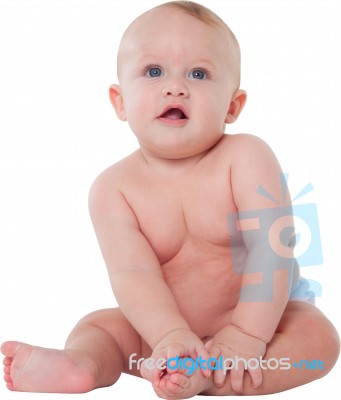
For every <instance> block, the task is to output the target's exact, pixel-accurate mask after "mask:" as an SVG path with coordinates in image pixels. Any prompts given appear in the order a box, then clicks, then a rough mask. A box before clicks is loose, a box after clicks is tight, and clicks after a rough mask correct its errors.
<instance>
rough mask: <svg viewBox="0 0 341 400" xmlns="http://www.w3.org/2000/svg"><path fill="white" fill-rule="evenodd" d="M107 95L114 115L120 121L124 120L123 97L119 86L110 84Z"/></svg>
mask: <svg viewBox="0 0 341 400" xmlns="http://www.w3.org/2000/svg"><path fill="white" fill-rule="evenodd" d="M109 97H110V101H111V104H112V105H113V107H114V109H115V111H116V115H117V116H118V118H119V119H120V120H121V121H126V120H127V116H126V113H125V109H124V103H123V97H122V94H121V88H120V86H119V85H111V86H110V88H109Z"/></svg>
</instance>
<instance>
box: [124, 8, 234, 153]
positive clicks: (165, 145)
mask: <svg viewBox="0 0 341 400" xmlns="http://www.w3.org/2000/svg"><path fill="white" fill-rule="evenodd" d="M227 42H228V37H227V34H226V32H224V30H223V29H222V28H220V27H213V26H210V25H207V24H205V23H203V22H201V21H199V20H197V19H196V18H194V17H193V16H190V15H187V14H185V13H183V12H181V11H179V10H174V9H172V8H169V9H162V10H152V12H150V13H148V14H146V15H144V16H142V17H141V18H140V19H138V20H137V21H136V22H135V23H134V24H133V25H132V26H131V28H130V29H129V31H128V33H127V34H126V36H125V37H124V39H123V41H122V44H121V48H120V53H119V62H118V74H119V80H120V93H121V96H122V98H121V100H123V103H122V104H121V110H120V111H121V112H120V114H119V115H120V118H121V119H127V120H128V122H129V124H130V126H131V128H132V130H133V132H134V133H135V135H136V136H137V138H138V141H139V143H140V146H141V148H142V149H143V150H145V151H147V152H149V153H150V154H151V155H155V156H158V157H160V156H161V157H165V158H183V157H189V156H193V155H196V154H200V153H202V152H203V151H206V150H208V149H209V148H210V147H212V146H213V145H214V144H215V143H216V142H217V141H218V140H219V139H220V138H221V137H222V135H223V133H224V129H225V123H226V121H227V120H226V116H227V114H228V110H229V107H230V103H231V101H232V99H233V96H234V94H235V91H236V89H237V87H236V85H237V83H236V77H235V73H234V72H233V68H232V66H231V62H230V59H231V55H230V57H229V48H230V46H229V44H228V43H227Z"/></svg>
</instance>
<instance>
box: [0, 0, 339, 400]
mask: <svg viewBox="0 0 341 400" xmlns="http://www.w3.org/2000/svg"><path fill="white" fill-rule="evenodd" d="M165 7H168V6H165ZM212 18H213V21H212ZM165 27H167V29H165ZM151 38H152V40H151ZM227 44H228V45H227ZM237 53H238V46H237V43H236V41H235V39H233V37H232V36H231V34H230V32H229V31H228V29H227V27H226V26H224V24H223V23H222V22H221V21H220V22H219V21H217V19H216V18H215V17H212V15H211V19H210V22H207V20H206V21H203V20H202V19H200V18H195V17H193V15H190V14H189V13H186V12H184V11H183V10H179V9H178V8H176V7H174V6H173V7H168V9H167V12H164V10H163V9H162V8H156V9H153V10H151V11H150V12H148V13H147V14H144V15H143V16H141V17H140V18H138V19H137V21H135V23H133V24H132V25H131V26H130V28H129V29H128V31H127V33H126V34H125V36H124V40H123V41H122V42H121V46H120V54H119V55H120V57H119V80H120V86H119V85H112V86H111V88H110V100H111V103H112V105H113V107H114V109H115V111H116V114H117V116H118V117H119V118H120V119H121V120H123V121H129V123H130V126H131V128H132V130H133V132H134V134H135V136H136V137H137V139H138V141H139V144H140V148H139V150H137V151H136V152H135V153H133V154H131V155H130V156H128V157H127V158H125V159H124V160H122V161H120V162H118V163H117V164H115V165H114V166H112V167H110V168H109V169H108V170H106V171H105V172H104V173H102V174H101V175H100V176H99V178H98V179H97V180H96V181H95V183H94V185H93V187H92V189H91V193H90V201H89V204H90V214H91V218H92V221H93V224H94V228H95V231H96V234H97V238H98V241H99V244H100V247H101V250H102V253H103V257H104V260H105V262H106V265H107V268H108V272H109V278H110V282H111V285H112V288H113V292H114V294H115V297H116V300H117V302H118V304H119V306H120V307H119V308H117V309H114V310H101V311H97V312H95V313H93V314H90V315H89V316H87V317H85V318H84V319H83V320H81V321H80V322H79V323H78V325H77V326H76V327H75V328H74V330H73V331H72V332H71V334H70V336H69V338H68V340H67V342H66V345H65V349H64V350H61V351H58V350H51V349H43V348H39V347H32V346H30V345H26V344H23V343H18V342H6V343H4V344H3V345H2V347H1V351H2V352H3V354H4V355H5V359H4V363H5V381H6V382H7V386H8V388H9V389H11V390H19V391H33V392H63V393H83V392H86V391H89V390H92V389H94V388H98V387H103V386H109V385H112V384H114V383H115V382H116V381H117V379H118V378H119V376H120V374H121V373H122V372H125V373H128V374H132V375H135V376H142V377H144V378H145V379H148V380H149V381H150V382H151V383H152V385H153V389H154V390H155V392H156V394H157V395H158V396H159V397H161V398H168V399H180V398H189V397H192V396H194V395H196V394H200V393H201V394H205V395H230V394H236V393H237V394H266V393H275V392H279V391H282V390H286V389H289V388H292V387H295V386H298V385H302V384H305V383H307V382H310V381H312V380H314V379H317V378H320V377H322V376H323V375H325V374H326V373H327V372H328V371H330V370H331V368H332V367H333V365H334V363H335V362H336V360H337V357H338V353H339V338H338V335H337V333H336V331H335V329H334V327H333V326H332V325H331V323H330V322H329V321H328V320H327V319H326V317H324V316H323V314H322V313H321V312H320V311H319V310H318V309H317V308H315V307H314V306H312V305H311V304H307V303H303V302H294V301H289V303H288V299H289V291H288V288H289V286H290V285H291V282H292V280H294V277H297V274H298V271H296V270H295V268H294V267H295V265H294V258H293V249H292V246H291V245H290V243H289V240H288V238H286V237H281V239H280V240H278V239H279V237H278V235H277V233H276V232H275V231H274V230H271V232H270V230H269V232H266V233H267V235H268V236H266V237H267V239H266V241H264V239H263V235H258V234H256V235H251V236H250V235H248V234H247V233H246V231H248V230H250V229H255V228H250V227H249V228H247V227H244V228H245V229H244V228H243V229H242V227H241V226H240V227H239V228H238V229H237V227H236V229H231V228H230V227H228V223H227V217H228V216H229V215H231V214H236V213H239V214H240V213H241V212H245V211H246V212H248V211H250V210H253V211H254V210H258V211H259V210H261V211H264V210H265V211H266V213H267V215H268V216H269V215H270V214H271V216H275V217H276V216H277V214H276V208H275V206H274V204H273V202H272V201H271V200H269V199H268V198H267V197H264V196H260V195H259V194H258V193H257V188H258V187H259V185H262V186H263V187H265V188H266V189H268V190H269V191H270V192H271V194H272V196H273V197H274V198H277V199H281V198H282V187H281V184H280V179H279V178H280V173H281V168H280V166H279V163H278V161H277V159H276V157H275V156H274V154H273V153H272V151H271V150H270V149H269V147H268V146H267V145H266V144H265V143H264V142H262V141H261V140H260V139H257V138H255V137H253V136H250V135H234V136H230V135H226V134H225V133H224V132H225V125H226V124H230V123H232V122H234V121H235V120H236V119H237V118H238V116H239V114H240V112H241V111H242V109H243V107H244V104H245V101H246V93H245V92H244V91H243V90H240V89H239V83H238V80H239V78H238V75H239V74H238V70H239V66H238V59H239V57H238V54H237ZM290 204H291V201H290V195H289V194H287V195H286V197H285V199H283V205H284V206H286V207H288V206H290ZM289 208H290V207H289ZM286 221H287V222H288V225H285V226H286V227H287V226H292V225H290V224H291V223H292V218H291V217H290V215H289V216H286ZM257 233H258V232H257ZM284 236H285V235H284ZM265 242H266V243H265ZM269 243H271V246H272V250H273V251H271V252H268V251H266V252H265V251H264V248H265V247H266V246H265V247H264V245H265V244H266V245H268V244H269ZM283 243H284V244H283ZM267 248H268V247H267ZM283 251H284V253H281V254H284V256H283V257H282V258H283V259H285V260H289V261H288V263H287V264H286V266H285V268H284V267H281V268H282V269H278V270H274V262H275V263H276V265H277V263H278V254H280V253H279V252H283ZM269 254H272V256H271V257H272V258H271V257H268V255H269ZM273 257H274V258H273ZM259 263H261V264H262V269H261V271H263V272H259V271H260V270H258V269H254V267H255V265H256V266H257V265H258V264H259ZM281 265H282V264H281ZM252 271H257V272H252ZM295 271H296V272H295ZM265 274H270V278H271V279H270V281H271V285H270V286H271V288H270V289H271V291H272V292H273V296H272V297H271V300H261V301H253V299H247V301H245V299H242V298H241V295H240V293H241V288H242V287H245V286H247V285H251V284H252V285H258V286H257V288H259V287H262V288H263V286H264V285H263V286H262V285H260V284H261V283H263V282H265V281H266V279H265ZM268 277H269V275H268ZM292 278H293V279H292ZM253 287H255V286H253ZM267 290H269V285H268V287H267ZM262 294H263V293H262ZM307 325H309V332H310V335H309V336H308V337H307V335H306V333H305V327H306V326H307ZM134 353H135V354H136V356H135V359H140V358H144V359H148V358H152V359H155V360H161V359H166V360H170V359H172V358H173V357H182V358H186V357H188V358H190V359H192V360H195V359H199V358H200V357H201V358H202V359H204V360H207V359H208V358H209V357H210V356H211V357H215V358H218V357H219V356H222V357H223V358H224V359H227V358H230V357H237V356H242V357H243V358H245V359H246V360H250V359H254V358H256V359H259V357H265V359H269V360H270V359H271V358H276V359H280V358H283V357H285V358H290V360H291V361H292V362H297V361H300V360H302V359H304V360H320V361H321V362H323V369H322V368H319V369H315V370H313V371H311V370H305V369H302V370H300V371H299V373H297V371H296V370H295V369H293V368H289V369H287V370H280V369H270V368H268V369H264V370H262V369H261V368H260V367H258V368H256V369H253V368H252V369H251V368H249V369H247V370H245V369H244V368H239V369H237V370H231V372H230V373H227V374H223V373H222V371H221V370H220V371H219V370H217V371H214V373H213V374H212V373H211V371H210V370H209V369H205V368H201V369H199V370H198V371H195V372H194V374H192V375H190V376H188V374H186V371H185V370H172V369H171V368H170V366H168V368H167V370H163V369H162V367H161V366H159V367H158V368H154V369H148V368H147V365H148V361H147V360H146V361H145V362H144V363H143V364H142V369H141V370H139V369H138V368H137V367H136V364H133V366H132V369H130V368H129V358H130V356H131V355H132V354H134ZM149 361H150V360H149Z"/></svg>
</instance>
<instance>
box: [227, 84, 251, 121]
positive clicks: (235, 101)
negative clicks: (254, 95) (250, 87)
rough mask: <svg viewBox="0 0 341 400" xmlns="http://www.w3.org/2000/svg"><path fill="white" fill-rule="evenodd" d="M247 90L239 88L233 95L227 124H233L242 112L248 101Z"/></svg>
mask: <svg viewBox="0 0 341 400" xmlns="http://www.w3.org/2000/svg"><path fill="white" fill-rule="evenodd" d="M246 98H247V95H246V92H245V91H244V90H237V91H236V92H235V94H234V95H233V97H232V100H231V103H230V106H229V109H228V112H227V115H226V118H225V122H226V123H227V124H232V123H233V122H235V121H236V120H237V118H238V117H239V114H240V113H241V112H242V109H243V108H244V106H245V103H246Z"/></svg>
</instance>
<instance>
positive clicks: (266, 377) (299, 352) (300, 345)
mask: <svg viewBox="0 0 341 400" xmlns="http://www.w3.org/2000/svg"><path fill="white" fill-rule="evenodd" d="M339 351H340V342H339V337H338V334H337V332H336V330H335V328H334V327H333V325H332V324H331V323H330V321H329V320H328V319H327V318H326V317H325V316H324V315H323V314H322V312H321V311H319V310H318V309H317V308H316V307H315V306H313V305H311V304H308V303H304V302H300V301H290V302H289V303H288V306H287V308H286V310H285V312H284V314H283V316H282V319H281V322H280V324H279V326H278V328H277V332H276V333H275V335H274V337H273V339H272V341H271V342H270V343H269V344H268V347H267V351H266V354H265V357H263V359H264V360H268V362H269V364H268V366H270V368H267V369H262V374H263V383H262V384H261V386H260V387H258V388H257V389H254V388H253V387H252V385H251V379H250V376H249V374H247V373H246V374H245V375H244V389H243V393H242V394H244V395H249V396H250V395H262V394H271V393H277V392H281V391H284V390H288V389H292V388H294V387H297V386H300V385H304V384H306V383H309V382H311V381H313V380H315V379H319V378H322V377H323V376H324V375H326V374H327V373H328V372H329V371H330V370H331V369H332V367H333V366H334V364H335V362H336V360H337V358H338V355H339ZM288 357H289V358H290V361H289V362H290V368H289V369H281V368H279V367H277V368H276V364H277V363H278V362H279V360H280V359H281V358H288ZM271 359H272V361H271V362H270V360H271ZM276 360H277V361H276ZM302 360H306V361H302ZM313 360H315V362H314V361H313ZM319 361H320V362H319ZM309 362H312V363H311V364H309ZM322 363H323V364H322ZM265 367H267V366H266V365H265ZM202 394H205V395H214V396H224V395H225V396H226V395H234V394H235V393H234V392H233V391H232V389H231V385H230V376H229V374H227V379H226V384H225V385H224V387H222V388H217V387H216V386H214V385H213V384H212V383H211V387H210V388H209V389H207V390H205V391H204V392H203V393H202Z"/></svg>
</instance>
